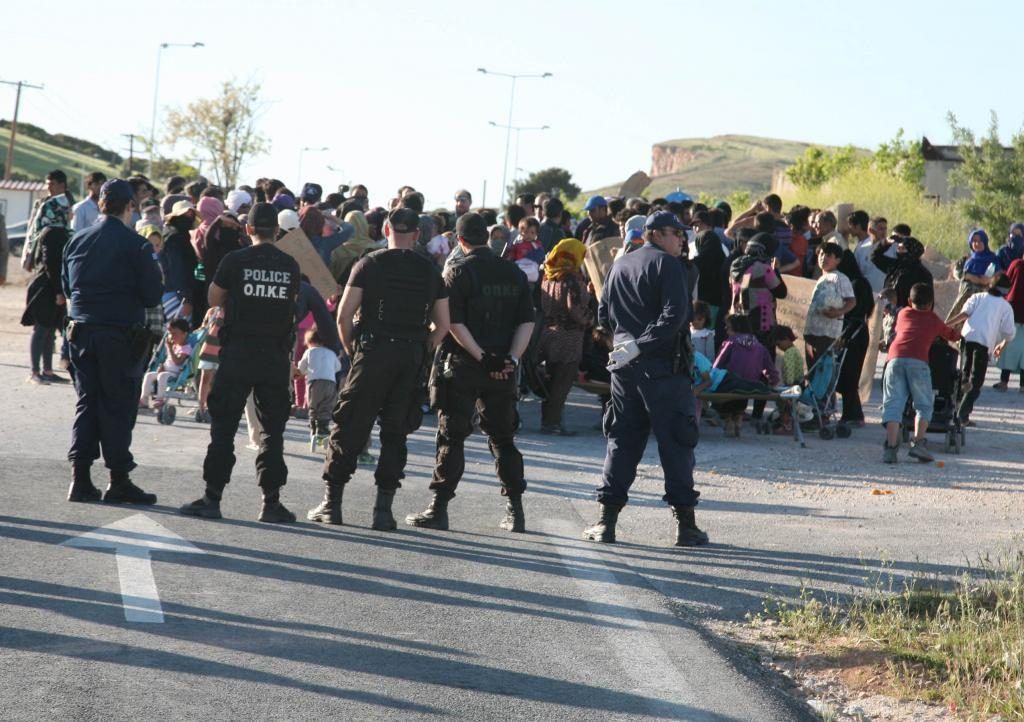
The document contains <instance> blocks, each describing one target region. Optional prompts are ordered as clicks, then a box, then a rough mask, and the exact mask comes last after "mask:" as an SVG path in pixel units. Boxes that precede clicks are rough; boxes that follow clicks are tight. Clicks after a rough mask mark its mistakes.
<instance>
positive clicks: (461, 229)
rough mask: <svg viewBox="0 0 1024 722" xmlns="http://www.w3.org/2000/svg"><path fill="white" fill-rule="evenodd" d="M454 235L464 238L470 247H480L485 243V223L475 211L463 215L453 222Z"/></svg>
mask: <svg viewBox="0 0 1024 722" xmlns="http://www.w3.org/2000/svg"><path fill="white" fill-rule="evenodd" d="M455 235H456V237H458V238H465V239H466V243H468V244H470V245H471V246H482V245H483V244H484V243H487V221H485V220H484V217H483V216H481V215H480V214H479V213H477V212H475V211H470V212H469V213H463V214H462V215H461V216H459V220H457V221H455Z"/></svg>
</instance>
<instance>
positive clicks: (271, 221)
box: [246, 203, 277, 228]
mask: <svg viewBox="0 0 1024 722" xmlns="http://www.w3.org/2000/svg"><path fill="white" fill-rule="evenodd" d="M246 222H247V223H248V224H249V225H250V226H252V227H253V228H277V208H276V207H275V206H274V205H273V204H272V203H257V204H256V205H254V206H253V207H252V208H250V209H249V216H248V218H246Z"/></svg>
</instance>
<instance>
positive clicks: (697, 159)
mask: <svg viewBox="0 0 1024 722" xmlns="http://www.w3.org/2000/svg"><path fill="white" fill-rule="evenodd" d="M810 146H811V144H810V143H801V142H799V141H792V140H779V139H777V138H759V137H757V136H750V135H716V136H714V137H712V138H681V139H678V140H668V141H663V142H661V143H655V144H654V146H652V148H651V166H650V170H649V171H648V174H649V175H650V176H651V184H650V186H648V188H647V189H646V190H645V191H644V195H646V196H647V197H654V196H659V195H664V194H666V193H669V192H671V191H674V190H676V189H679V190H683V191H686V192H687V193H689V194H690V195H693V196H696V194H697V193H699V192H701V191H703V192H705V193H707V194H708V195H711V196H714V197H716V198H722V197H725V196H727V195H729V194H730V193H733V192H734V191H740V190H748V191H751V192H752V193H754V194H755V195H756V194H760V193H767V192H768V189H769V188H770V187H771V182H772V174H773V173H774V172H776V171H778V170H783V169H785V168H786V167H787V166H790V165H792V164H793V162H794V161H795V160H796V159H797V158H798V157H800V156H802V155H803V154H804V151H805V150H807V148H809V147H810ZM621 185H622V184H621V183H617V184H614V185H611V186H606V187H604V188H600V189H598V190H597V191H596V192H605V193H613V194H617V193H618V191H619V189H620V187H621Z"/></svg>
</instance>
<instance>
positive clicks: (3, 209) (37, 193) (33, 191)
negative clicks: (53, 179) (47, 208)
mask: <svg viewBox="0 0 1024 722" xmlns="http://www.w3.org/2000/svg"><path fill="white" fill-rule="evenodd" d="M46 196H47V192H46V183H43V182H42V181H20V180H0V213H3V215H4V224H5V225H8V226H13V225H14V224H15V223H21V222H22V221H27V220H28V218H29V216H30V215H32V205H33V204H34V203H35V202H36V199H37V198H45V197H46Z"/></svg>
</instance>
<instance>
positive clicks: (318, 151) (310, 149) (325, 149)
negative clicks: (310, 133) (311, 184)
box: [298, 145, 330, 190]
mask: <svg viewBox="0 0 1024 722" xmlns="http://www.w3.org/2000/svg"><path fill="white" fill-rule="evenodd" d="M329 150H330V148H328V147H327V146H323V147H321V148H311V147H310V146H308V145H307V146H306V147H304V148H302V149H301V150H299V185H298V188H299V189H300V190H301V189H302V156H303V155H304V154H305V153H306V152H307V151H308V152H310V153H324V152H326V151H329Z"/></svg>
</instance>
